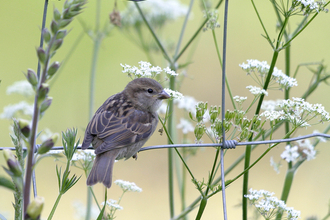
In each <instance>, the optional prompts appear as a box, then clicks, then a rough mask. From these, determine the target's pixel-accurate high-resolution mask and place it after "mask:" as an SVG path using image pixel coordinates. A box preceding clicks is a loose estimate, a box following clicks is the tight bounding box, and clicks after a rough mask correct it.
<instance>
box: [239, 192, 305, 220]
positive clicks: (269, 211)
mask: <svg viewBox="0 0 330 220" xmlns="http://www.w3.org/2000/svg"><path fill="white" fill-rule="evenodd" d="M249 192H250V194H248V195H244V197H245V198H247V199H248V200H250V202H251V203H252V205H254V206H255V207H256V208H257V210H258V211H259V213H260V214H261V215H262V216H263V217H264V218H265V219H272V218H274V217H276V215H277V213H284V212H286V213H287V217H288V218H287V219H290V220H296V219H298V218H299V216H300V211H296V210H294V209H293V208H292V207H287V206H286V204H285V203H284V201H282V200H279V199H278V198H276V197H274V196H273V195H274V193H271V192H268V191H266V190H259V191H258V190H253V189H250V190H249Z"/></svg>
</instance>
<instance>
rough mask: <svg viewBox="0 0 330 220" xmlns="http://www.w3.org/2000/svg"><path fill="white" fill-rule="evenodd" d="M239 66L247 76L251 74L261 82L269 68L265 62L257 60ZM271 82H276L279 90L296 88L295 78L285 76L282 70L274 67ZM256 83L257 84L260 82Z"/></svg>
mask: <svg viewBox="0 0 330 220" xmlns="http://www.w3.org/2000/svg"><path fill="white" fill-rule="evenodd" d="M239 66H240V67H242V69H243V70H245V72H247V74H253V75H254V76H256V77H258V76H260V77H261V80H262V81H261V82H264V80H265V77H267V74H268V72H269V68H270V66H269V65H268V64H267V62H266V61H259V60H247V63H242V64H239ZM271 80H272V81H275V82H277V83H278V84H279V85H280V88H289V87H293V86H298V83H297V80H296V79H295V78H291V77H289V76H287V75H285V74H284V73H283V72H282V70H279V69H277V68H276V67H274V71H273V73H272V78H271ZM256 81H257V82H259V81H260V80H256ZM260 86H263V85H260Z"/></svg>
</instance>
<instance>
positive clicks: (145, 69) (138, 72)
mask: <svg viewBox="0 0 330 220" xmlns="http://www.w3.org/2000/svg"><path fill="white" fill-rule="evenodd" d="M139 65H140V66H139V67H136V66H133V67H131V66H130V65H127V64H122V63H121V64H120V66H122V67H123V70H122V72H123V73H126V74H127V75H128V76H129V77H131V78H140V77H148V78H155V77H156V75H158V74H161V73H162V72H163V71H164V72H165V73H166V74H167V76H177V75H178V74H177V73H176V72H175V71H173V70H171V69H170V68H169V67H166V68H164V69H163V70H162V68H160V67H159V66H152V65H151V63H149V62H145V61H140V62H139Z"/></svg>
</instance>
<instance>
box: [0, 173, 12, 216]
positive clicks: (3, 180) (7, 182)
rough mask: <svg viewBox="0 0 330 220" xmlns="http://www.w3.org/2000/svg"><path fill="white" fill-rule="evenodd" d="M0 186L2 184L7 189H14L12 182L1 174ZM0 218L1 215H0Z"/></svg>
mask: <svg viewBox="0 0 330 220" xmlns="http://www.w3.org/2000/svg"><path fill="white" fill-rule="evenodd" d="M0 186H3V187H5V188H7V189H10V190H13V191H15V185H14V183H13V182H12V181H11V180H9V179H7V178H6V177H3V176H0ZM0 218H1V216H0Z"/></svg>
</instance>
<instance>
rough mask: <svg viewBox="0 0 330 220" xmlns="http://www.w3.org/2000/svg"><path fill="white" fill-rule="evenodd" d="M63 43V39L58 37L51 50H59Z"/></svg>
mask: <svg viewBox="0 0 330 220" xmlns="http://www.w3.org/2000/svg"><path fill="white" fill-rule="evenodd" d="M62 43H63V40H62V39H58V40H56V41H55V42H54V44H53V45H52V48H51V49H50V50H51V51H52V52H53V51H55V50H57V49H58V48H60V47H61V45H62Z"/></svg>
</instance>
